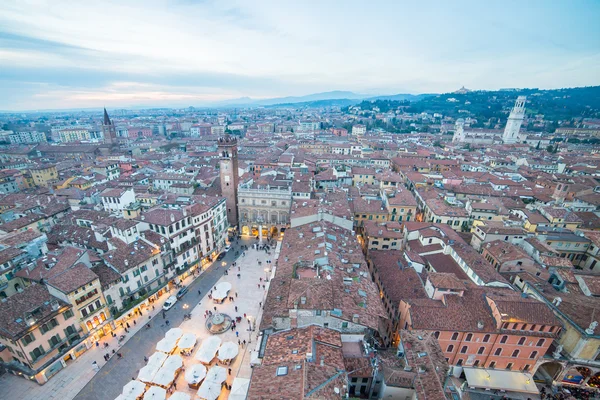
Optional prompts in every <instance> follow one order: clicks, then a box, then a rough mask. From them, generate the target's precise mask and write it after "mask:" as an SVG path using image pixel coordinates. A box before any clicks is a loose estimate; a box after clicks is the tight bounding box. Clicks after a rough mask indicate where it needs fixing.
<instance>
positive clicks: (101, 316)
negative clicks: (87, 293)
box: [100, 312, 106, 322]
mask: <svg viewBox="0 0 600 400" xmlns="http://www.w3.org/2000/svg"><path fill="white" fill-rule="evenodd" d="M100 321H102V322H104V321H106V315H104V312H101V313H100Z"/></svg>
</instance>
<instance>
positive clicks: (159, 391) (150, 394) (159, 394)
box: [144, 386, 167, 400]
mask: <svg viewBox="0 0 600 400" xmlns="http://www.w3.org/2000/svg"><path fill="white" fill-rule="evenodd" d="M166 398H167V390H166V389H163V388H161V387H158V386H151V387H150V389H148V390H147V391H146V394H144V400H165V399H166Z"/></svg>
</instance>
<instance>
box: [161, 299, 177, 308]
mask: <svg viewBox="0 0 600 400" xmlns="http://www.w3.org/2000/svg"><path fill="white" fill-rule="evenodd" d="M175 303H177V297H176V296H170V297H169V298H168V299H167V301H165V304H163V310H165V311H167V310H170V309H171V308H173V306H174V305H175Z"/></svg>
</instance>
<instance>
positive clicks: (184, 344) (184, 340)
mask: <svg viewBox="0 0 600 400" xmlns="http://www.w3.org/2000/svg"><path fill="white" fill-rule="evenodd" d="M195 345H196V335H194V334H193V333H186V334H185V335H183V336H181V338H180V339H179V342H178V343H177V347H179V348H180V349H183V350H185V349H191V348H193V347H194V346H195ZM171 397H173V396H171Z"/></svg>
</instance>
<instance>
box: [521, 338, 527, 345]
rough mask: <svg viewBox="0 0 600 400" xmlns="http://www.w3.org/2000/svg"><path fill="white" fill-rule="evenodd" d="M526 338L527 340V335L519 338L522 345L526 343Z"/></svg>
mask: <svg viewBox="0 0 600 400" xmlns="http://www.w3.org/2000/svg"><path fill="white" fill-rule="evenodd" d="M525 340H527V338H526V337H525V336H523V337H522V338H520V339H519V346H521V345H522V344H523V343H525Z"/></svg>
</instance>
